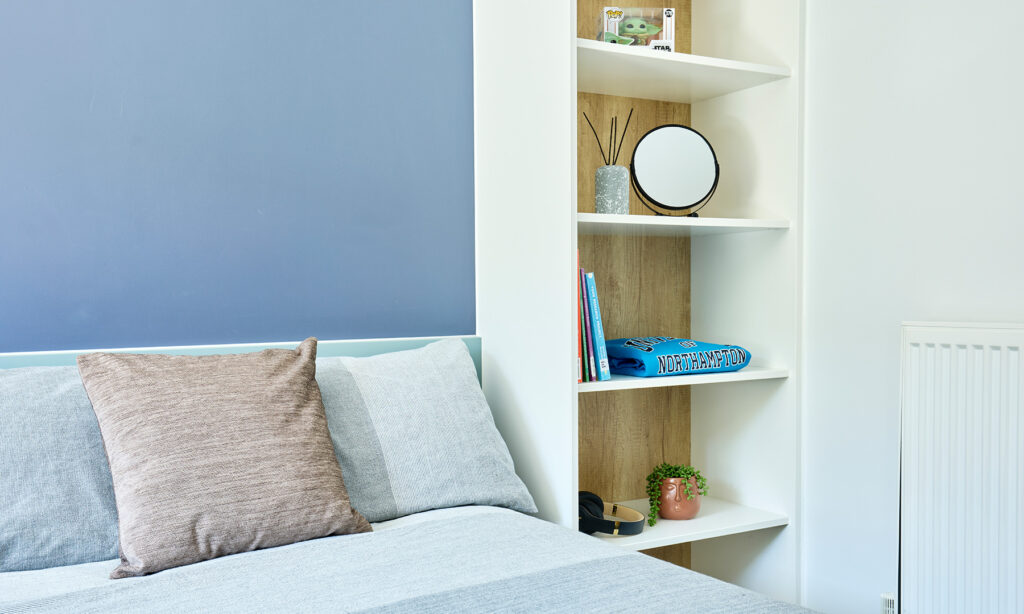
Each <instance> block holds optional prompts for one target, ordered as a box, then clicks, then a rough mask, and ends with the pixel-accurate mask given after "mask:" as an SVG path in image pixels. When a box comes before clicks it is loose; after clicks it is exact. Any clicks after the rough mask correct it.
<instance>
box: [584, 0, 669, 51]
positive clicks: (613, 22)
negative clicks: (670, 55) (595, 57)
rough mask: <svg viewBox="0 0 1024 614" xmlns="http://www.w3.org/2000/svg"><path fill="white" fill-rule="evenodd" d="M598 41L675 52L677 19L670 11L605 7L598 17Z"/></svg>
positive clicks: (664, 9)
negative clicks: (599, 29)
mask: <svg viewBox="0 0 1024 614" xmlns="http://www.w3.org/2000/svg"><path fill="white" fill-rule="evenodd" d="M598 21H599V27H600V28H601V31H600V32H599V33H598V35H597V40H599V41H604V42H606V43H615V44H617V45H631V46H633V47H649V48H651V49H658V50H663V51H675V50H676V46H675V31H676V18H675V10H674V9H670V8H660V9H658V8H619V7H617V6H606V7H604V12H603V13H602V14H601V17H600V19H599V20H598Z"/></svg>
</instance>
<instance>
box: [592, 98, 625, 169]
mask: <svg viewBox="0 0 1024 614" xmlns="http://www.w3.org/2000/svg"><path fill="white" fill-rule="evenodd" d="M583 119H585V120H587V125H588V126H590V131H591V132H592V133H594V140H595V141H597V148H598V150H599V151H600V152H601V160H602V161H604V164H605V166H609V165H614V164H618V162H619V153H620V152H621V151H622V143H623V142H625V140H626V131H627V130H629V120H631V119H633V109H630V110H629V116H628V117H626V125H625V127H623V128H622V134H621V135H619V136H618V137H616V133H617V132H618V128H619V116H618V115H616V116H614V117H612V121H611V125H610V126H609V127H608V155H605V153H604V146H603V145H602V144H601V137H599V136H597V130H596V129H595V128H594V124H593V122H591V121H590V118H589V117H587V112H586V111H584V112H583ZM616 143H618V147H616V146H615V145H616Z"/></svg>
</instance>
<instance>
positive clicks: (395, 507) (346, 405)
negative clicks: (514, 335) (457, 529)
mask: <svg viewBox="0 0 1024 614" xmlns="http://www.w3.org/2000/svg"><path fill="white" fill-rule="evenodd" d="M317 381H318V382H319V384H320V391H321V393H322V394H323V399H324V409H325V411H326V413H327V423H328V427H329V428H330V431H331V439H332V440H333V442H334V449H335V452H336V453H337V455H338V462H339V463H340V464H341V469H342V472H343V473H344V475H345V486H346V487H347V488H348V494H349V496H350V497H351V499H352V505H353V507H355V508H356V509H358V510H359V511H360V513H362V514H363V515H364V516H365V517H366V518H367V519H368V520H370V521H371V522H379V521H382V520H389V519H392V518H397V517H399V516H405V515H408V514H413V513H415V512H421V511H425V510H431V509H439V508H446V507H455V506H460V505H495V506H501V507H508V508H511V509H514V510H519V511H521V512H536V511H537V508H536V506H535V505H534V502H533V498H532V497H531V496H530V493H529V491H527V489H526V486H525V485H524V484H523V482H522V480H520V479H519V476H517V475H516V473H515V467H514V466H513V464H512V457H511V456H510V455H509V452H508V448H507V447H506V446H505V441H504V440H503V439H502V438H501V435H500V434H499V433H498V429H497V428H496V427H495V426H494V419H493V418H492V416H491V410H490V408H489V407H488V405H487V400H486V399H485V398H484V395H483V392H482V391H481V390H480V384H479V382H478V381H477V377H476V368H475V367H474V365H473V359H472V358H471V357H470V355H469V352H468V350H467V349H466V345H465V344H464V343H463V342H462V341H460V340H458V339H446V340H442V341H437V342H434V343H431V344H429V345H427V346H425V347H422V348H419V349H416V350H407V351H403V352H394V353H390V354H380V355H377V356H370V357H366V358H351V357H339V358H321V359H319V360H318V361H317Z"/></svg>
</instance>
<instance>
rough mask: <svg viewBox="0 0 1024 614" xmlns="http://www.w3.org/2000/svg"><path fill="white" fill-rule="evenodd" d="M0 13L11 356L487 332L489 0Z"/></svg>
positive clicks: (4, 290)
mask: <svg viewBox="0 0 1024 614" xmlns="http://www.w3.org/2000/svg"><path fill="white" fill-rule="evenodd" d="M427 6H428V5H427V4H425V3H422V2H418V1H412V0H405V1H402V0H398V1H393V0H392V1H388V2H380V3H375V2H367V1H365V0H364V1H362V2H353V1H349V0H331V1H310V0H276V1H266V0H220V1H217V2H209V1H207V0H202V1H197V0H161V1H153V0H89V1H87V2H82V1H76V0H64V1H54V0H8V1H4V2H0V351H23V350H44V349H65V348H91V347H126V346H149V345H172V344H174V345H177V344H206V343H213V344H222V343H235V342H258V341H277V340H291V339H301V338H304V337H306V336H310V335H314V336H318V337H320V338H323V339H335V338H337V339H344V338H370V337H395V336H419V335H449V334H471V333H473V332H474V330H475V328H476V324H475V313H474V308H475V298H474V263H473V255H474V246H473V243H474V238H473V92H472V59H473V54H472V14H471V11H472V2H471V0H450V1H447V2H446V1H436V2H432V3H430V4H429V7H430V10H429V11H427V10H426V7H427Z"/></svg>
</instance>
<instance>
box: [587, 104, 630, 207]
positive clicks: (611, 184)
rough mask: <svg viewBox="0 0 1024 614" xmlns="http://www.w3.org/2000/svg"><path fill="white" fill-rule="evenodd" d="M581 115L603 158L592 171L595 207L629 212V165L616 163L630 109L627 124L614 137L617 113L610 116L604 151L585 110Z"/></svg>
mask: <svg viewBox="0 0 1024 614" xmlns="http://www.w3.org/2000/svg"><path fill="white" fill-rule="evenodd" d="M583 118H584V119H585V120H587V125H588V126H590V131H591V132H593V133H594V139H596V140H597V147H598V149H599V150H600V152H601V160H603V161H604V166H602V167H600V168H598V169H597V172H596V173H595V174H594V211H596V212H598V213H615V214H619V215H628V214H629V169H628V168H626V167H625V166H619V165H618V161H619V153H620V152H621V151H622V142H623V140H625V138H626V131H627V130H629V120H631V119H632V118H633V109H630V110H629V116H628V117H626V125H625V127H623V128H622V134H621V135H618V138H617V139H616V134H615V133H616V129H617V128H618V127H619V118H618V116H615V117H612V121H611V128H610V129H609V131H608V153H607V154H605V150H604V146H603V145H602V144H601V137H599V136H597V130H595V129H594V124H593V123H591V121H590V118H589V117H587V114H586V112H584V113H583ZM616 144H617V146H616Z"/></svg>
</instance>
